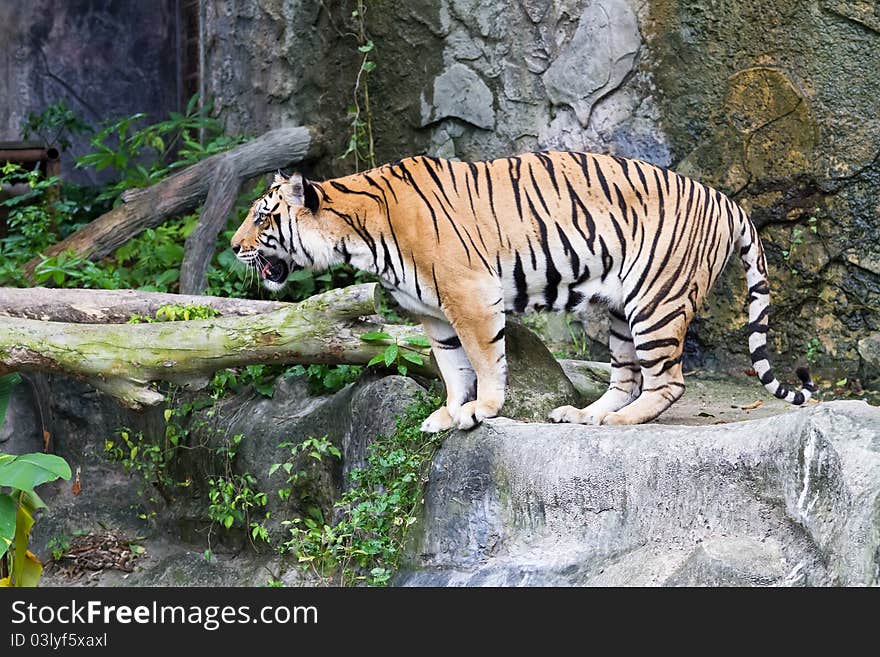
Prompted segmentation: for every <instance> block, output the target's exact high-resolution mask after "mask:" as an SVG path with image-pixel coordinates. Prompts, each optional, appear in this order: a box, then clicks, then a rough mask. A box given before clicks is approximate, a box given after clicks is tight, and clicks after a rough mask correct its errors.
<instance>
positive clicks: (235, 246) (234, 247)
mask: <svg viewBox="0 0 880 657" xmlns="http://www.w3.org/2000/svg"><path fill="white" fill-rule="evenodd" d="M239 251H241V244H235V243H234V242H233V244H232V252H233V253H235V254H236V255H238V252H239Z"/></svg>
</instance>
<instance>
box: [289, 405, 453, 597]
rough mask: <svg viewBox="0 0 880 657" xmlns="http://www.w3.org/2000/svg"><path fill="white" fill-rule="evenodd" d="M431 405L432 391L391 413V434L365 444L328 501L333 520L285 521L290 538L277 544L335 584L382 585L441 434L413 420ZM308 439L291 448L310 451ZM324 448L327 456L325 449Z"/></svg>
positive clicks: (404, 536)
mask: <svg viewBox="0 0 880 657" xmlns="http://www.w3.org/2000/svg"><path fill="white" fill-rule="evenodd" d="M439 404H440V400H439V399H437V398H428V397H427V396H423V397H421V398H420V399H419V400H417V401H416V402H415V403H414V404H413V405H412V406H410V407H409V408H408V409H407V410H406V412H405V413H404V415H403V416H402V417H400V418H398V419H397V421H396V430H395V431H394V433H392V434H391V435H389V436H379V437H378V438H377V439H376V440H375V441H374V442H373V443H372V444H371V445H370V446H369V448H368V449H367V459H366V461H367V463H366V466H365V467H364V468H360V469H355V470H353V471H352V473H351V488H350V489H349V490H348V491H346V492H345V493H344V494H343V496H342V498H341V499H340V500H339V501H338V502H337V503H336V505H335V506H336V514H335V515H336V516H337V517H338V521H337V522H335V523H333V524H330V523H328V522H325V521H324V520H323V519H322V518H318V517H315V516H314V515H313V514H309V515H307V516H305V517H301V518H294V519H293V520H288V521H285V524H286V525H287V526H288V528H289V530H290V539H289V540H288V541H287V542H286V543H285V544H284V545H283V546H282V550H283V551H286V552H290V553H292V554H294V555H295V556H296V558H297V559H298V561H299V563H300V564H301V565H302V567H303V568H304V569H306V570H311V571H312V572H314V573H317V574H319V575H321V576H323V577H326V578H329V579H332V580H333V581H334V582H338V583H340V584H349V585H350V584H357V583H366V584H369V585H372V586H383V585H385V584H387V583H388V582H389V581H390V579H391V577H392V576H393V574H394V572H395V571H396V570H397V568H398V565H399V563H400V558H401V555H402V552H403V546H404V543H405V541H406V539H407V536H408V534H409V531H410V528H411V527H412V525H413V524H414V523H415V522H416V515H417V513H418V509H419V507H420V506H421V505H422V503H423V494H424V485H425V482H426V481H427V471H428V467H429V466H430V463H431V459H432V458H433V456H434V453H435V452H436V450H437V448H438V447H439V445H440V441H441V439H442V436H440V435H426V434H423V433H422V432H421V431H419V426H420V424H421V422H422V421H423V420H424V419H425V418H426V417H427V416H428V415H429V414H430V413H431V412H432V411H433V410H434V409H436V408H437V407H438V406H439ZM309 440H310V441H314V440H315V439H313V438H311V439H309ZM319 440H322V439H319ZM314 444H315V443H314V442H312V443H309V445H308V446H303V447H301V448H299V452H298V453H302V452H305V453H307V454H309V455H310V456H311V455H312V451H309V450H310V449H311V448H312V447H314ZM318 454H319V455H321V454H320V452H318ZM326 454H327V455H331V456H335V454H333V453H332V452H331V451H330V450H329V448H328V449H327V451H326ZM321 457H322V458H323V455H321ZM312 458H314V456H312ZM289 462H290V461H288V463H289ZM273 467H275V466H273ZM281 467H284V466H283V465H282V466H281ZM276 470H277V468H276ZM290 474H293V473H288V475H290Z"/></svg>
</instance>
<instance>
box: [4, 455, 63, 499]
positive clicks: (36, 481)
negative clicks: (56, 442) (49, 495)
mask: <svg viewBox="0 0 880 657" xmlns="http://www.w3.org/2000/svg"><path fill="white" fill-rule="evenodd" d="M59 477H60V478H62V479H70V466H69V465H67V462H66V461H65V460H64V459H62V458H60V457H58V456H55V455H54V454H22V455H21V456H16V457H13V458H12V459H5V460H3V461H2V462H0V486H10V487H12V488H15V489H17V490H22V491H25V492H28V493H32V492H33V491H34V488H36V487H37V486H39V485H40V484H45V483H46V482H47V481H55V480H56V479H58V478H59Z"/></svg>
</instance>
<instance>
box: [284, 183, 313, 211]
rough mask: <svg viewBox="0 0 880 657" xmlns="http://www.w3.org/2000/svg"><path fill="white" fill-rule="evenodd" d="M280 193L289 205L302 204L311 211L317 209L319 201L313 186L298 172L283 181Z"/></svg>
mask: <svg viewBox="0 0 880 657" xmlns="http://www.w3.org/2000/svg"><path fill="white" fill-rule="evenodd" d="M281 193H282V194H284V198H285V200H286V201H287V202H288V203H290V204H291V205H304V206H306V207H307V208H308V209H309V210H311V211H312V212H313V213H316V212H317V211H318V206H319V201H318V193H317V192H316V191H315V186H314V185H313V184H312V183H310V182H309V181H308V180H306V179H305V178H303V177H302V175H301V174H299V173H294V174H293V175H291V176H290V178H288V179H287V180H286V181H285V184H284V186H282V187H281Z"/></svg>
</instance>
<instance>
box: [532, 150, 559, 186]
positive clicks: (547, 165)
mask: <svg viewBox="0 0 880 657" xmlns="http://www.w3.org/2000/svg"><path fill="white" fill-rule="evenodd" d="M535 157H537V158H538V161H539V162H540V163H541V164H543V165H544V169H545V170H546V171H547V175H548V176H550V183H551V184H552V185H553V189H554V190H555V191H556V195H557V196H559V184H558V183H557V182H556V171H554V169H553V159H552V158H551V157H550V156H549V155H547V154H545V153H535Z"/></svg>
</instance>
